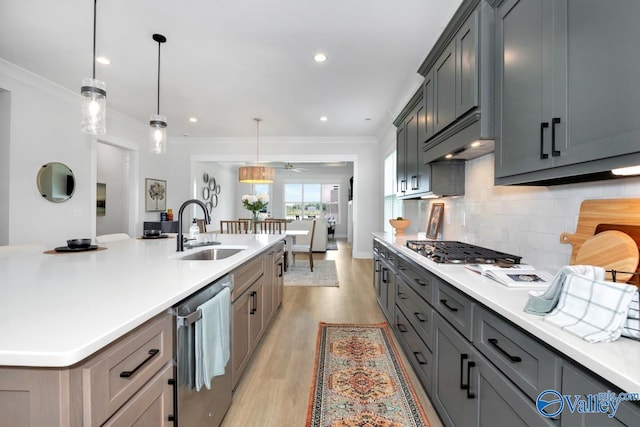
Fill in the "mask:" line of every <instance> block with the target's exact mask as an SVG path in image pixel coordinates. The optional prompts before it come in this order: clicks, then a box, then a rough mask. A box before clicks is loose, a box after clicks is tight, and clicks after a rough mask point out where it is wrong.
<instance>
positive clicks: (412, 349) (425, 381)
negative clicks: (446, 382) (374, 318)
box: [394, 310, 433, 395]
mask: <svg viewBox="0 0 640 427" xmlns="http://www.w3.org/2000/svg"><path fill="white" fill-rule="evenodd" d="M395 319H396V321H395V325H394V329H395V331H396V335H397V336H398V338H399V341H400V343H401V345H402V346H403V349H404V350H405V355H406V356H407V359H408V360H409V362H410V363H411V366H413V370H414V372H415V373H416V375H417V376H418V379H419V380H420V382H421V383H422V386H423V387H424V389H425V391H426V392H427V393H428V394H429V395H430V394H431V378H432V376H433V370H432V367H433V353H432V352H431V350H429V347H427V346H426V345H425V343H424V342H423V341H422V340H421V339H420V337H419V336H418V333H417V332H416V331H415V330H414V329H413V327H412V326H411V324H410V322H409V320H408V319H407V318H406V317H405V315H404V314H403V313H402V312H401V311H400V310H396V314H395Z"/></svg>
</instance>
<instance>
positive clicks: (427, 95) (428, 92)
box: [420, 70, 435, 146]
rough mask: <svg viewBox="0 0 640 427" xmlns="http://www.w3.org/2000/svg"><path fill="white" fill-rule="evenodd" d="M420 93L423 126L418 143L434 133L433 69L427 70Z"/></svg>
mask: <svg viewBox="0 0 640 427" xmlns="http://www.w3.org/2000/svg"><path fill="white" fill-rule="evenodd" d="M422 94H423V97H424V100H423V103H424V113H425V114H424V126H423V128H422V137H423V139H420V145H421V146H422V143H423V142H425V141H426V140H428V139H430V138H431V137H432V136H433V135H434V134H435V128H434V117H435V114H434V113H435V112H434V107H435V103H434V100H433V94H434V87H433V71H431V70H430V71H429V72H428V73H427V75H426V76H425V78H424V84H423V85H422Z"/></svg>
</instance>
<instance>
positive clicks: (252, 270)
mask: <svg viewBox="0 0 640 427" xmlns="http://www.w3.org/2000/svg"><path fill="white" fill-rule="evenodd" d="M232 274H233V291H232V293H231V301H235V300H236V299H237V298H238V297H239V296H240V295H242V294H243V292H244V291H246V290H247V289H249V287H250V286H251V285H253V284H254V283H255V281H256V280H258V279H259V278H260V276H262V275H263V274H264V256H262V254H259V255H257V256H255V257H253V258H251V259H250V260H249V261H247V262H246V263H244V264H242V265H241V266H240V267H238V268H236V269H235V270H233V272H232Z"/></svg>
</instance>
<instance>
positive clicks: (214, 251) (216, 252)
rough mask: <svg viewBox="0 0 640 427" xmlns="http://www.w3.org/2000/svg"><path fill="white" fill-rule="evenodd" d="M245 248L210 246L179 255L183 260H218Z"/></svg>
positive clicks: (179, 258)
mask: <svg viewBox="0 0 640 427" xmlns="http://www.w3.org/2000/svg"><path fill="white" fill-rule="evenodd" d="M244 250H245V248H210V249H203V250H201V251H198V252H193V253H190V254H187V255H183V256H181V257H178V258H177V259H178V260H181V261H216V260H220V259H225V258H229V257H230V256H233V255H235V254H237V253H240V252H242V251H244Z"/></svg>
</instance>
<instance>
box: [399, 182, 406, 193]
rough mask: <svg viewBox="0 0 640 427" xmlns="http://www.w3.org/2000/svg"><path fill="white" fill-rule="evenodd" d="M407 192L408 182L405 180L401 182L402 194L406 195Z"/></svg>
mask: <svg viewBox="0 0 640 427" xmlns="http://www.w3.org/2000/svg"><path fill="white" fill-rule="evenodd" d="M406 191H407V180H405V179H403V180H402V181H400V192H401V193H404V192H406Z"/></svg>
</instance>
